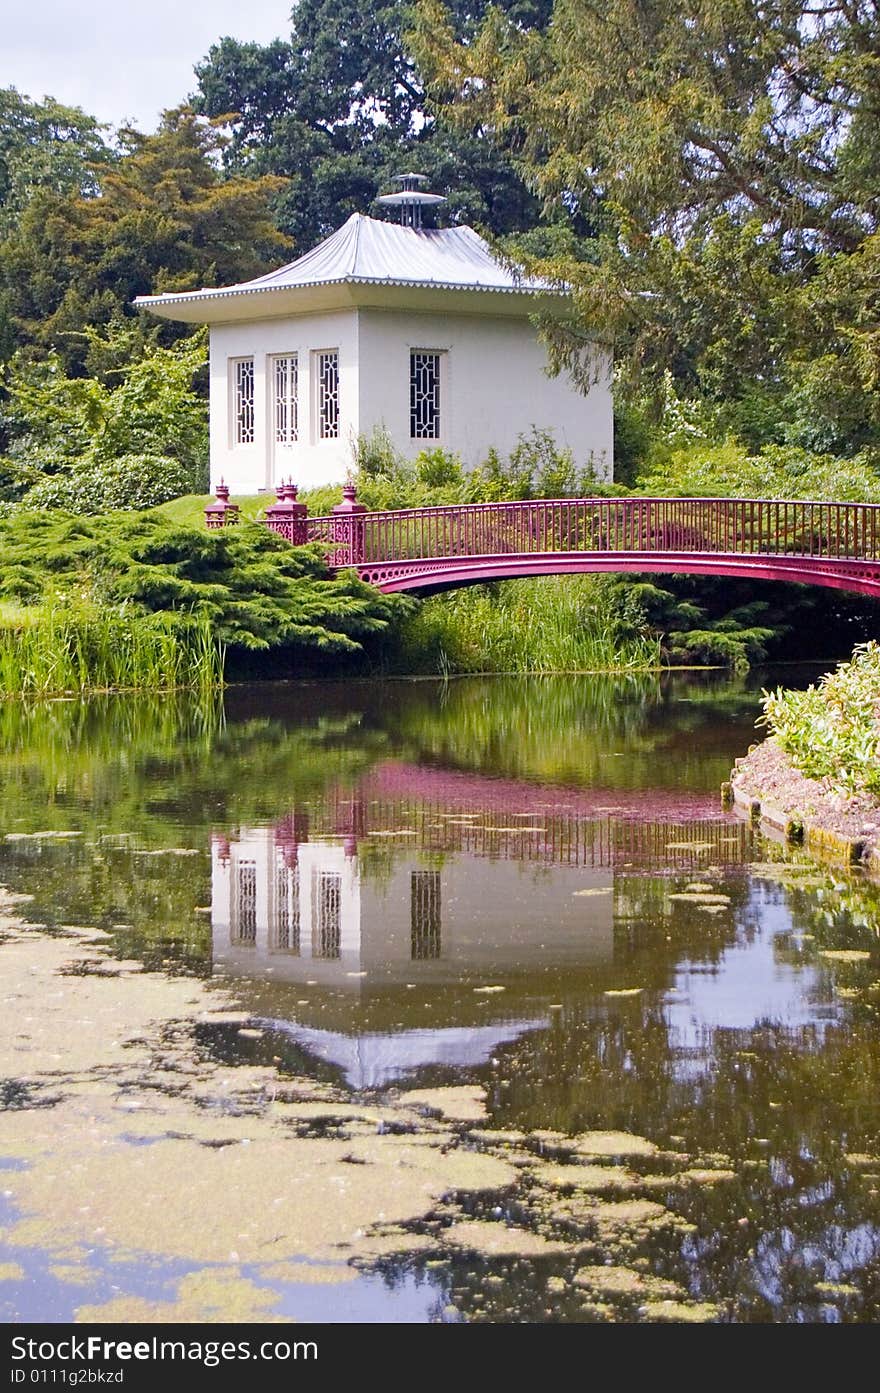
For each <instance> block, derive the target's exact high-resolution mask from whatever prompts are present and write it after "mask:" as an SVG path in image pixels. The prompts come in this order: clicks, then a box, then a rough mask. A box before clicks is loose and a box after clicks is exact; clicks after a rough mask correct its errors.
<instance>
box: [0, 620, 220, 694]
mask: <svg viewBox="0 0 880 1393" xmlns="http://www.w3.org/2000/svg"><path fill="white" fill-rule="evenodd" d="M224 662H225V650H224V647H223V644H222V643H221V642H220V641H219V640H218V639H217V637H216V635H215V633H214V631H213V628H212V626H211V624H210V621H209V620H208V619H207V618H205V617H203V616H198V615H181V614H169V613H159V614H144V613H142V612H139V611H138V610H136V609H134V608H133V607H132V606H126V605H123V606H119V607H116V608H110V607H107V608H100V607H98V606H94V605H76V606H75V605H58V606H56V605H40V606H34V607H29V608H27V609H18V608H16V609H10V610H8V611H6V612H3V613H0V697H49V696H61V695H80V694H85V693H90V692H117V691H172V690H178V689H187V690H189V691H196V692H208V691H211V690H212V689H215V688H217V687H219V686H221V685H222V683H223V669H224Z"/></svg>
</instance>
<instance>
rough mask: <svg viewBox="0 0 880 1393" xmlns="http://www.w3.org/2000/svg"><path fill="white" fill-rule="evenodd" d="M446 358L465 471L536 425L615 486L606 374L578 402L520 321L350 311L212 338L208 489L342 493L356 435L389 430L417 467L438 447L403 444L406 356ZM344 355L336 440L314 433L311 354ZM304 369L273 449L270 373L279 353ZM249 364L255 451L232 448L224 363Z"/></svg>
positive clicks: (222, 329)
mask: <svg viewBox="0 0 880 1393" xmlns="http://www.w3.org/2000/svg"><path fill="white" fill-rule="evenodd" d="M413 348H422V349H433V350H439V351H441V352H442V353H443V354H444V358H443V376H442V379H441V419H442V435H441V439H440V441H439V442H438V443H439V444H440V445H441V446H442V447H443V448H444V449H446V450H450V451H453V452H455V453H457V454H459V455H460V456H461V458H462V460H463V462H464V464H465V465H466V466H467V467H473V466H474V465H476V464H479V463H480V462H481V461H482V460H484V459H485V457H486V455H487V454H488V452H489V450H490V449H492V448H493V447H494V448H495V449H497V450H498V451H499V452H500V453H501V454H502V455H505V454H509V452H510V451H511V450H512V449H513V448H514V447H515V445H516V443H517V438H518V436H519V435H520V434H522V433H523V432H526V431H528V430H530V428H531V427H532V426H538V427H540V428H542V429H545V430H549V431H552V433H553V435H554V438H555V440H556V442H557V444H558V445H560V446H568V447H569V448H570V449H571V451H572V453H573V455H574V458H575V461H576V463H577V464H578V465H579V466H581V465H584V464H586V463H587V462H588V460H590V459H592V461H593V464H594V467H595V468H596V472H597V474H598V475H599V476H600V477H607V478H610V477H611V472H612V454H613V444H614V440H613V409H612V402H611V379H610V358H609V363H608V368H609V370H608V373H607V374H606V375H605V377H604V378H603V380H601V381H599V382H597V383H596V384H595V385H594V386H593V387H591V389H590V391H589V392H588V393H587V394H586V395H584V394H583V393H582V392H580V391H578V390H577V388H575V386H574V385H573V384H572V383H571V381H570V379H569V378H568V377H567V376H565V375H564V374H561V375H560V376H558V377H548V376H547V374H546V371H545V368H546V363H547V355H546V350H545V349H544V347H543V345H542V344H541V343H540V342H539V341H538V338H537V335H536V332H535V330H534V328H533V327H532V325H531V324H530V323H529V322H528V321H527V320H522V319H514V318H506V319H505V318H502V317H500V316H499V317H497V318H496V317H489V316H486V315H477V314H473V315H471V314H454V315H453V314H449V315H440V314H429V313H413V312H402V311H387V310H377V309H360V310H356V309H352V310H344V311H334V312H332V313H325V314H310V315H298V316H296V317H295V318H287V319H268V320H259V321H256V322H254V323H249V324H248V323H245V324H223V325H216V326H212V328H211V357H210V364H211V366H210V377H211V425H210V438H211V486H212V489H213V487H215V486H216V485H217V484H218V483H219V482H220V480H221V479H223V480H225V482H226V483H227V484H228V485H229V486H230V488H231V490H232V492H233V493H234V494H250V493H257V492H259V491H260V490H271V489H273V488H274V486H275V485H276V483H278V482H279V481H280V480H281V479H283V478H284V479H286V478H288V477H290V478H292V479H293V480H294V482H295V483H296V484H298V485H299V486H300V488H311V487H314V486H315V485H318V484H327V483H340V482H342V481H343V480H344V479H345V478H346V476H347V474H348V473H349V471H350V470H351V468H352V465H353V462H354V449H355V444H356V441H357V437H358V434H359V433H363V434H367V435H368V434H370V432H371V431H372V430H373V429H374V428H375V427H384V428H385V429H386V430H387V431H388V432H389V433H390V435H391V437H392V439H393V441H394V443H395V445H396V446H397V448H398V449H399V450H400V451H401V452H402V453H403V454H405V455H406V456H408V457H409V458H413V457H414V456H415V455H417V454H418V453H419V451H420V450H422V449H424V448H431V447H432V445H433V443H434V442H431V441H419V440H411V439H410V417H409V407H410V400H409V370H410V360H409V355H410V350H411V349H413ZM321 349H338V351H339V435H338V437H337V438H335V439H333V440H318V439H317V438H316V435H315V421H314V415H315V412H314V400H313V383H312V380H311V373H312V366H313V357H312V355H313V353H314V352H316V351H318V350H321ZM282 353H296V354H297V355H298V359H299V440H298V442H297V443H296V444H295V445H292V446H289V447H277V446H274V445H273V443H272V442H273V431H272V421H271V400H270V392H269V385H270V384H269V365H270V359H271V357H272V355H274V354H282ZM244 357H253V360H254V422H255V430H254V436H255V438H254V441H253V443H252V444H248V445H238V444H234V443H233V439H234V437H233V429H232V401H231V372H230V360H232V359H236V358H244Z"/></svg>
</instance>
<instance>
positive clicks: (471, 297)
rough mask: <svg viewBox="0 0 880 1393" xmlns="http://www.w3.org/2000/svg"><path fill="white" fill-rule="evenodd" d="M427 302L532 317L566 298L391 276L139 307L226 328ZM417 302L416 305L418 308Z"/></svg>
mask: <svg viewBox="0 0 880 1393" xmlns="http://www.w3.org/2000/svg"><path fill="white" fill-rule="evenodd" d="M426 299H427V300H428V301H430V302H431V305H433V306H436V308H438V309H441V308H443V307H444V306H445V307H448V308H450V309H451V308H453V305H452V301H453V300H454V301H455V302H456V305H455V308H461V309H463V310H464V312H467V307H468V302H472V304H471V305H470V308H471V309H472V311H474V312H480V311H481V310H482V312H484V313H485V312H486V311H487V310H488V305H489V303H492V304H494V306H495V307H494V308H493V309H492V310H491V311H489V312H490V313H495V314H503V315H509V314H516V315H528V314H530V313H534V311H535V309H536V308H537V307H538V305H539V304H540V303H541V302H544V304H545V305H548V304H553V303H556V304H561V303H562V302H563V301H564V300H566V299H567V292H566V291H565V290H564V289H556V288H554V287H552V286H547V287H540V286H538V287H536V286H500V285H496V286H493V285H474V284H467V283H458V284H455V283H452V282H449V283H445V282H437V281H410V280H403V279H395V278H389V277H369V276H346V277H344V278H334V279H328V280H316V281H310V282H307V283H305V284H303V285H291V286H278V285H264V286H230V287H228V288H225V289H222V290H210V291H204V290H196V291H190V292H185V293H182V294H179V295H139V296H138V297H137V298H136V299H135V300H134V302H133V303H134V304H135V305H136V306H137V308H138V309H145V310H149V311H150V312H151V313H152V314H157V315H159V316H160V317H161V318H163V319H172V320H178V321H182V322H184V323H191V324H223V323H229V322H236V321H243V320H254V319H276V318H279V317H282V316H285V315H296V314H309V313H312V312H323V311H328V310H332V309H354V308H357V307H358V306H360V305H365V306H371V307H378V308H380V307H382V306H383V305H384V306H385V307H387V308H389V309H398V308H399V309H406V308H407V305H408V302H413V303H412V307H413V308H426V307H430V306H428V305H426V303H425V302H426ZM416 302H417V303H416Z"/></svg>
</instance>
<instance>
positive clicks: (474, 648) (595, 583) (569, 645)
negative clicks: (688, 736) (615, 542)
mask: <svg viewBox="0 0 880 1393" xmlns="http://www.w3.org/2000/svg"><path fill="white" fill-rule="evenodd" d="M623 596H624V592H622V591H621V590H620V589H619V588H617V589H615V588H614V587H612V586H609V585H608V584H606V583H605V581H604V578H603V577H598V576H563V577H558V578H557V577H548V578H546V579H535V580H514V581H505V582H503V583H502V584H498V585H493V586H480V587H472V588H471V589H469V590H459V591H453V592H452V593H451V594H449V595H440V596H436V597H434V598H433V599H430V600H426V601H425V602H424V604H422V605H421V606H420V608H419V609H418V611H417V612H416V613H415V615H413V616H412V618H410V619H409V620H407V621H406V623H405V625H404V627H403V630H402V632H401V636H400V639H401V652H400V656H399V659H398V661H399V664H400V666H401V667H402V668H403V669H407V670H409V671H425V670H426V669H428V670H430V671H434V672H440V673H442V674H444V675H445V674H446V673H450V674H451V673H465V672H471V673H476V672H531V673H549V672H637V671H647V670H650V669H653V668H659V667H661V666H662V662H661V657H660V644H659V640H657V639H656V638H654V637H652V636H650V635H648V634H646V633H645V632H644V631H643V624H644V617H643V615H642V614H641V613H640V612H637V611H636V609H634V608H633V607H632V605H631V604H628V602H627V600H626V599H625V598H624V597H623Z"/></svg>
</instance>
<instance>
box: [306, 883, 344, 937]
mask: <svg viewBox="0 0 880 1393" xmlns="http://www.w3.org/2000/svg"><path fill="white" fill-rule="evenodd" d="M313 904H314V909H313V936H312V952H313V954H314V956H315V957H316V958H338V957H339V954H340V949H341V946H342V876H341V875H339V874H337V873H336V872H335V871H320V872H319V873H318V876H317V879H316V883H315V895H314V900H313Z"/></svg>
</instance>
